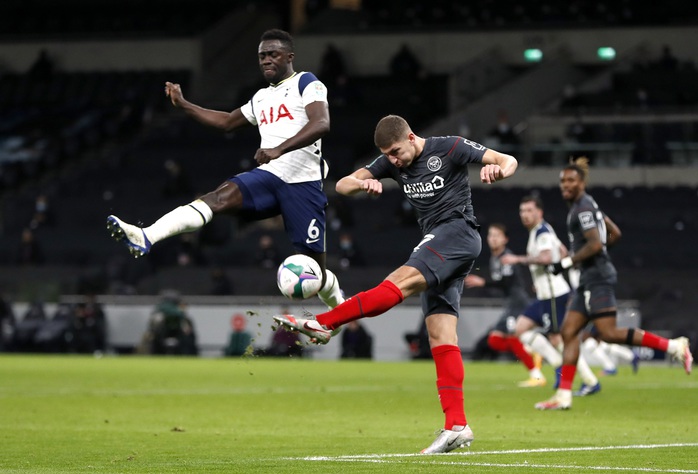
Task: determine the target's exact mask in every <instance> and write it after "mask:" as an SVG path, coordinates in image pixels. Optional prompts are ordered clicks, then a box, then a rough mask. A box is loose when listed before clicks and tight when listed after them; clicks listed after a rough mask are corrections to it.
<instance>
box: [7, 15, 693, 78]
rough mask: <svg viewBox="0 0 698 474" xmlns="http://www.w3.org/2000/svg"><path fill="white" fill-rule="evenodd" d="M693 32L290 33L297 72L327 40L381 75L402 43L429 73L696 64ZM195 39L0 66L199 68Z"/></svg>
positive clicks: (134, 43) (357, 65)
mask: <svg viewBox="0 0 698 474" xmlns="http://www.w3.org/2000/svg"><path fill="white" fill-rule="evenodd" d="M260 33H261V31H260ZM696 36H697V33H696V29H695V28H694V27H673V28H665V27H661V28H660V27H654V28H652V27H646V28H608V29H604V28H594V29H578V30H517V31H502V32H498V31H492V30H487V31H484V30H483V31H475V32H469V33H458V32H453V33H411V34H410V35H405V34H355V33H352V34H332V35H297V36H296V50H297V51H299V54H298V57H297V58H296V61H295V65H296V69H298V70H302V69H309V70H319V66H320V62H321V58H322V55H323V53H324V51H325V48H326V46H327V45H328V44H330V43H333V44H335V45H336V46H337V47H338V49H339V50H340V51H342V53H343V54H344V55H345V58H346V60H347V63H348V69H349V72H350V73H351V74H354V75H360V76H364V75H381V74H387V73H388V62H389V58H390V57H391V56H392V55H393V54H394V53H395V52H396V51H397V50H398V48H399V47H400V46H401V45H402V44H408V45H409V46H410V48H411V49H412V50H413V51H414V53H415V54H416V55H417V57H418V58H419V59H420V60H421V61H422V63H423V64H424V66H425V68H426V69H428V70H429V71H430V72H432V73H449V72H451V71H453V70H454V69H455V68H456V66H457V65H459V64H463V63H465V62H468V61H469V60H471V59H474V58H475V57H477V56H479V55H481V54H483V53H486V52H488V51H492V50H493V49H496V50H497V52H498V53H499V54H501V57H502V59H503V60H504V61H505V62H507V63H510V64H519V63H523V62H524V58H523V51H524V50H525V49H528V48H538V49H540V50H541V51H543V54H544V56H545V57H546V58H550V57H555V56H561V55H564V57H565V58H566V59H571V60H572V61H573V62H575V63H582V64H588V63H598V61H599V60H598V58H597V56H596V52H597V49H598V48H599V47H602V46H611V47H613V48H615V49H616V52H617V54H618V56H617V57H622V56H623V55H624V54H626V53H632V54H634V55H636V54H638V53H640V54H643V55H645V56H646V58H647V59H656V58H658V57H659V55H660V52H661V48H662V47H663V46H664V45H669V46H670V47H671V48H672V51H673V54H674V55H675V56H676V57H678V58H680V59H682V60H693V61H698V50H696V48H694V47H693V45H694V44H695V41H696ZM202 44H203V40H202V39H201V38H198V37H196V38H184V39H174V38H173V39H139V40H134V39H123V40H105V41H60V40H55V39H54V40H46V41H26V42H18V41H11V42H9V41H8V42H0V70H2V69H5V70H9V71H12V72H25V71H26V70H28V69H29V67H30V65H31V64H32V62H33V61H34V60H35V59H36V57H37V55H38V54H39V51H40V50H42V49H45V50H47V51H48V53H49V54H50V55H51V57H52V58H54V59H55V61H56V63H57V66H58V68H59V69H61V70H63V71H67V72H70V71H88V70H89V71H98V70H132V69H168V68H169V69H190V70H192V71H194V72H195V73H199V72H200V69H201V64H202V49H203V46H202ZM219 46H221V47H223V46H224V45H219ZM215 47H216V45H214V44H210V41H209V42H208V43H207V44H206V48H208V49H210V48H215ZM638 48H640V49H639V50H638ZM249 61H250V64H254V62H255V55H254V52H252V51H251V52H250V53H249Z"/></svg>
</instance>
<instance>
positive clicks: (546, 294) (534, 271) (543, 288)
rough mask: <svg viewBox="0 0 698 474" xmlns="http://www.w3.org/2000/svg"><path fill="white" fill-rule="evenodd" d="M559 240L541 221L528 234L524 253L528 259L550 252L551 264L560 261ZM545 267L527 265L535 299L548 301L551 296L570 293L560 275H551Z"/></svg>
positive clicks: (565, 281) (551, 229)
mask: <svg viewBox="0 0 698 474" xmlns="http://www.w3.org/2000/svg"><path fill="white" fill-rule="evenodd" d="M560 245H561V244H560V239H558V238H557V234H555V230H553V228H552V227H551V226H550V224H548V223H547V222H545V221H543V222H541V223H540V224H538V225H537V226H535V227H534V228H533V229H531V232H529V234H528V245H527V246H526V253H527V254H528V255H529V256H530V257H533V258H535V257H537V256H538V255H540V254H541V252H543V251H545V250H550V251H551V252H552V255H553V262H559V261H560ZM545 267H546V265H529V266H528V268H529V270H531V277H532V278H533V285H534V286H535V287H536V298H538V299H539V300H549V299H550V298H551V297H552V296H555V297H558V296H562V295H564V294H566V293H569V292H570V285H568V284H567V280H565V277H564V276H562V274H559V275H552V274H550V273H548V272H547V271H546V269H545Z"/></svg>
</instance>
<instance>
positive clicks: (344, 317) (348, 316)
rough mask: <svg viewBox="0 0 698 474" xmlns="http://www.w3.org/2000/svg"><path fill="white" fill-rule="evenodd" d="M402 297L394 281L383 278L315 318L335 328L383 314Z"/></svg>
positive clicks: (328, 326)
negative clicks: (373, 285) (376, 283)
mask: <svg viewBox="0 0 698 474" xmlns="http://www.w3.org/2000/svg"><path fill="white" fill-rule="evenodd" d="M404 299H405V297H404V296H402V291H400V289H399V288H398V287H397V286H395V284H394V283H392V282H390V281H388V280H383V283H381V284H380V285H378V286H376V287H375V288H372V289H370V290H368V291H362V292H361V293H359V294H358V295H355V296H352V297H351V298H349V299H348V300H346V301H345V302H344V303H342V304H340V305H339V306H337V307H336V308H334V309H333V310H331V311H328V312H327V313H322V314H318V315H317V316H316V317H315V319H317V322H319V323H320V324H322V325H323V326H325V327H326V328H328V329H337V328H338V327H339V326H341V325H342V324H346V323H348V322H350V321H354V320H357V319H361V318H368V317H371V316H378V315H379V314H383V313H385V312H386V311H388V310H389V309H390V308H392V307H393V306H395V305H398V304H400V303H402V300H404Z"/></svg>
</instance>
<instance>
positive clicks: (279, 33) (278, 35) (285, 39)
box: [259, 28, 294, 52]
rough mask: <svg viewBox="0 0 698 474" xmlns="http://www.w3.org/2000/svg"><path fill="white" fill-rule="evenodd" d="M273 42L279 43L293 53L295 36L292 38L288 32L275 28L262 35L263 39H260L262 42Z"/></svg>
mask: <svg viewBox="0 0 698 474" xmlns="http://www.w3.org/2000/svg"><path fill="white" fill-rule="evenodd" d="M271 40H277V41H279V42H280V43H281V44H282V45H283V46H284V48H286V49H288V50H289V51H291V52H293V49H294V45H293V36H291V34H290V33H289V32H288V31H284V30H279V29H277V28H273V29H271V30H267V31H265V32H264V33H262V37H261V38H260V39H259V41H260V42H262V41H271Z"/></svg>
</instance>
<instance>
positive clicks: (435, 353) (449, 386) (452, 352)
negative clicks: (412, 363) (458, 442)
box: [431, 345, 468, 430]
mask: <svg viewBox="0 0 698 474" xmlns="http://www.w3.org/2000/svg"><path fill="white" fill-rule="evenodd" d="M431 355H432V357H433V358H434V364H435V365H436V389H437V391H438V393H439V401H440V402H441V408H442V409H443V412H444V414H445V415H446V421H445V423H444V429H447V430H450V429H451V428H453V426H454V425H461V426H465V425H466V424H467V423H468V422H467V421H466V419H465V409H464V408H463V378H464V377H465V370H464V369H463V357H462V356H461V353H460V348H459V347H458V346H451V345H443V346H437V347H434V348H433V349H432V350H431Z"/></svg>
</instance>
